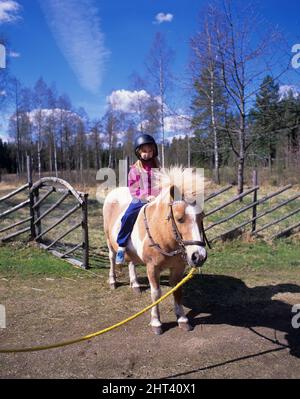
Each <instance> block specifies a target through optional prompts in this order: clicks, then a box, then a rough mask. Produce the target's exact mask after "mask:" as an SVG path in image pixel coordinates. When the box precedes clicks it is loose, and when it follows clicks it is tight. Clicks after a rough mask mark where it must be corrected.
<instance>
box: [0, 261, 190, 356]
mask: <svg viewBox="0 0 300 399" xmlns="http://www.w3.org/2000/svg"><path fill="white" fill-rule="evenodd" d="M196 271H197V269H196V268H192V269H191V270H190V272H189V274H188V275H187V276H186V277H184V278H183V279H182V280H181V281H180V282H179V283H178V284H177V285H176V286H175V287H173V288H172V289H171V290H170V291H168V292H167V293H166V294H164V295H163V296H162V297H160V298H159V299H158V300H157V301H155V302H153V303H152V304H151V305H149V306H147V307H146V308H144V309H143V310H141V311H140V312H138V313H136V314H134V315H133V316H131V317H128V318H127V319H125V320H122V321H120V322H119V323H117V324H114V325H113V326H110V327H107V328H104V329H103V330H100V331H97V332H95V333H92V334H89V335H86V336H84V337H80V338H75V339H72V340H69V341H64V342H60V343H57V344H52V345H44V346H33V347H32V348H11V349H0V353H17V352H36V351H43V350H46V349H52V348H59V347H61V346H67V345H72V344H75V343H76V342H81V341H86V340H87V339H91V338H94V337H97V336H98V335H101V334H104V333H107V332H108V331H111V330H113V329H115V328H117V327H120V326H122V325H123V324H125V323H128V322H129V321H131V320H133V319H135V318H137V317H138V316H140V315H142V314H143V313H145V312H147V311H148V310H149V309H151V308H153V307H154V306H156V305H158V304H159V303H160V302H162V301H163V300H164V299H166V298H167V297H168V296H169V295H171V294H173V292H174V291H176V290H177V289H178V288H179V287H181V286H182V285H183V284H185V283H186V282H187V281H188V280H190V279H191V278H192V277H193V274H194V273H195V272H196Z"/></svg>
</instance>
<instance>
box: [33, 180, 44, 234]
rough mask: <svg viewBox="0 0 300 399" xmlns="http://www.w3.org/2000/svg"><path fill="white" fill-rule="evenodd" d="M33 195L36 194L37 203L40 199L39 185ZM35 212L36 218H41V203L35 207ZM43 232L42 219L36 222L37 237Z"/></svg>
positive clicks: (35, 200) (35, 201)
mask: <svg viewBox="0 0 300 399" xmlns="http://www.w3.org/2000/svg"><path fill="white" fill-rule="evenodd" d="M33 195H34V203H35V204H36V203H37V202H38V201H39V199H40V190H39V188H38V187H37V188H36V189H35V190H34V193H33ZM34 213H35V216H36V218H37V219H39V217H40V216H41V214H40V205H38V206H37V207H36V208H34ZM41 233H42V225H41V221H38V222H37V223H36V232H35V237H38V236H39V235H40V234H41ZM37 241H40V239H38V240H37Z"/></svg>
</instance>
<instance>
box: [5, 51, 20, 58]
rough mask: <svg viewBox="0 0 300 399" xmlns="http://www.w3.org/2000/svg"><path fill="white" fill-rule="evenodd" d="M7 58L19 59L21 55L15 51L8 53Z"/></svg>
mask: <svg viewBox="0 0 300 399" xmlns="http://www.w3.org/2000/svg"><path fill="white" fill-rule="evenodd" d="M8 56H9V57H11V58H19V57H21V54H20V53H18V52H16V51H10V52H9V54H8Z"/></svg>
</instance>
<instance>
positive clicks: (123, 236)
mask: <svg viewBox="0 0 300 399" xmlns="http://www.w3.org/2000/svg"><path fill="white" fill-rule="evenodd" d="M146 203H147V202H144V201H140V200H139V201H137V200H136V199H135V200H133V201H132V202H131V203H130V205H129V206H128V208H127V209H126V211H125V213H124V215H123V217H122V219H121V229H120V231H119V234H118V237H117V243H118V245H119V246H120V247H126V244H127V242H128V240H129V237H130V235H131V232H132V230H133V226H134V223H135V221H136V219H137V217H138V214H139V211H140V209H141V208H142V207H143V206H144V205H145V204H146Z"/></svg>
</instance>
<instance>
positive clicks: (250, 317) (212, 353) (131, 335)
mask: <svg viewBox="0 0 300 399" xmlns="http://www.w3.org/2000/svg"><path fill="white" fill-rule="evenodd" d="M106 278H107V276H104V275H103V276H98V277H95V276H92V275H89V276H87V277H82V276H81V275H78V276H77V277H74V278H67V277H59V278H45V277H43V278H34V279H18V278H14V279H13V280H9V279H6V278H2V279H1V284H0V303H2V304H4V305H5V307H6V317H7V328H6V329H0V347H1V348H10V347H28V346H34V345H45V344H52V343H56V342H61V341H65V340H69V339H72V338H77V337H80V336H84V335H86V334H89V333H93V332H96V331H98V330H101V329H103V328H105V327H108V326H110V325H112V324H115V323H116V322H119V321H121V320H123V319H125V318H127V317H128V316H130V315H132V314H134V313H136V312H137V311H139V310H141V309H142V308H143V307H144V306H146V305H148V304H149V303H150V291H149V287H148V284H147V280H146V278H145V276H141V277H140V281H141V282H142V284H143V291H142V294H141V295H137V294H135V293H134V292H133V291H131V289H130V287H129V285H128V277H127V275H126V274H123V275H122V276H121V279H120V280H121V284H120V286H119V287H118V289H117V290H115V291H110V290H109V288H108V286H107V284H106ZM258 278H259V276H258ZM167 281H168V280H167V278H166V276H162V280H161V282H162V288H163V293H165V292H166V291H167V290H168V289H169V286H168V282H167ZM184 293H185V294H184V306H185V309H186V311H187V314H188V317H189V319H190V321H191V324H192V325H193V327H194V328H193V330H192V331H191V332H186V331H183V330H181V329H179V328H178V327H177V325H176V323H175V315H174V312H173V301H172V298H171V297H170V298H168V299H167V300H166V301H165V302H163V303H162V305H161V316H162V321H163V323H164V333H163V334H162V335H161V336H155V335H153V333H152V332H151V330H150V327H149V326H148V324H149V316H150V315H149V312H147V313H146V314H144V315H142V316H141V317H139V318H137V319H135V320H133V321H131V322H130V323H128V324H126V325H125V326H122V327H119V328H117V329H115V330H113V331H111V332H109V333H106V334H104V335H101V336H99V337H95V338H93V339H91V340H88V341H85V342H82V343H77V344H74V345H70V346H66V347H62V348H57V349H51V350H45V351H40V352H32V353H16V354H0V378H2V379H3V378H9V379H10V378H24V379H26V378H42V379H43V378H50V379H52V378H63V379H69V378H106V379H113V378H124V379H125V378H136V379H140V378H145V379H147V378H155V379H156V378H157V379H158V378H177V379H180V378H184V379H187V378H188V379H189V378H191V379H200V378H247V379H248V378H300V328H299V329H295V328H292V326H291V319H292V317H293V316H294V314H293V313H292V312H291V308H292V305H293V304H295V303H300V285H299V283H298V284H297V282H296V281H292V282H291V281H288V282H287V281H285V280H284V278H282V279H281V281H278V279H275V280H274V279H273V278H272V276H269V277H268V279H267V280H264V282H263V283H261V282H259V283H256V284H252V286H249V285H247V284H246V283H245V281H243V280H242V279H240V278H237V277H233V276H225V275H210V274H203V275H197V276H195V277H194V278H193V280H192V281H190V282H188V283H187V284H186V286H185V288H184ZM298 320H299V319H298Z"/></svg>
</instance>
